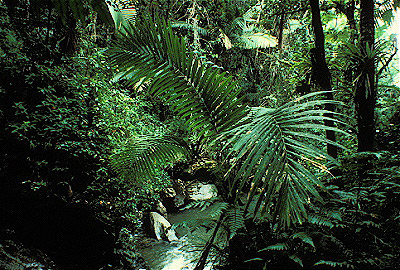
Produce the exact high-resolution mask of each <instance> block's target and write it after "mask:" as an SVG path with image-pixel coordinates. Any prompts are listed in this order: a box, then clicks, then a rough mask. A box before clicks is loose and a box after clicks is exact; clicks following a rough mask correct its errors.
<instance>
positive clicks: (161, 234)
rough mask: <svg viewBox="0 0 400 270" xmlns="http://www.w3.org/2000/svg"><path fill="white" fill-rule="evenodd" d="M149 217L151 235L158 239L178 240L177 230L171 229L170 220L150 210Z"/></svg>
mask: <svg viewBox="0 0 400 270" xmlns="http://www.w3.org/2000/svg"><path fill="white" fill-rule="evenodd" d="M149 217H150V225H151V230H150V231H151V236H153V237H155V238H156V239H158V240H163V239H165V240H168V241H176V240H178V237H177V236H176V234H175V231H174V230H173V229H171V223H169V221H168V220H167V219H166V218H165V217H163V216H162V215H160V214H159V213H156V212H150V213H149Z"/></svg>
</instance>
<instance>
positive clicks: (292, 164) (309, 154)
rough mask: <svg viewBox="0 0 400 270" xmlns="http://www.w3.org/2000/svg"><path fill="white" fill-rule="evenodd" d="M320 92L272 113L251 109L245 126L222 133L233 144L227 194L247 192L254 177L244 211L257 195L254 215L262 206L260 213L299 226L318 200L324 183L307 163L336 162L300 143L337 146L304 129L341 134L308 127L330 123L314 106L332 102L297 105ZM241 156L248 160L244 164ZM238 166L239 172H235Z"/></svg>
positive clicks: (320, 166) (260, 109)
mask: <svg viewBox="0 0 400 270" xmlns="http://www.w3.org/2000/svg"><path fill="white" fill-rule="evenodd" d="M320 94H321V93H315V94H309V95H308V96H304V97H303V98H302V99H299V100H298V101H294V102H290V103H287V104H286V105H284V106H282V107H280V108H277V109H275V110H271V109H265V108H255V109H254V110H253V114H252V115H250V116H249V119H245V120H244V124H242V125H240V126H239V127H237V128H233V129H232V130H230V131H228V132H227V133H226V134H227V135H228V136H229V137H230V139H229V144H231V145H232V148H231V150H230V154H229V158H228V160H229V161H230V163H231V172H232V173H234V174H235V177H233V178H232V179H233V180H232V181H231V182H229V187H230V192H231V194H232V193H233V192H240V191H242V190H243V189H244V188H246V185H245V184H246V183H247V182H248V180H247V179H248V178H249V177H250V176H252V175H254V179H253V180H252V184H253V188H252V189H251V191H250V193H249V194H250V195H249V199H248V202H247V206H246V210H247V208H248V207H249V204H250V202H251V201H252V200H253V198H255V195H256V194H257V193H260V196H259V197H258V199H257V200H258V201H257V204H256V206H255V208H254V212H257V211H258V210H259V209H260V207H261V206H262V205H263V207H262V210H261V213H265V211H267V209H271V208H272V209H271V210H270V211H271V213H272V214H273V215H274V216H275V217H277V216H279V219H280V220H281V221H282V223H283V224H285V225H289V224H290V223H291V222H292V221H295V222H299V223H301V222H302V221H303V220H304V218H305V217H306V210H305V208H304V205H306V204H308V203H309V200H310V196H313V197H315V198H317V199H320V196H319V195H318V191H317V190H316V188H315V186H319V187H323V184H322V183H321V182H320V181H319V180H318V179H317V178H316V177H315V175H314V174H312V173H311V172H310V171H309V170H308V168H307V167H306V165H305V164H307V165H308V166H309V165H311V166H315V167H317V168H319V169H322V170H327V168H326V167H325V165H323V164H321V163H320V160H326V161H330V162H335V160H334V159H332V158H331V157H329V156H328V155H327V154H326V153H325V152H324V151H321V150H320V149H318V148H316V147H314V146H312V144H310V142H309V141H308V142H307V143H305V142H304V141H303V140H302V139H303V138H307V139H308V140H310V139H314V140H316V141H317V142H324V143H331V144H334V145H337V146H338V147H341V146H340V145H338V144H337V143H335V142H330V141H329V140H327V139H325V138H323V137H320V136H318V135H316V134H314V133H312V132H309V131H308V130H309V129H311V130H312V129H331V130H335V131H337V132H343V131H341V130H338V129H336V128H330V127H327V126H323V125H322V124H317V123H312V121H322V120H324V119H328V118H327V117H326V116H322V114H323V113H324V112H325V111H324V110H316V109H314V105H315V104H318V105H322V104H324V103H330V102H332V101H327V100H318V99H317V100H313V101H308V102H302V103H300V102H299V101H302V100H304V99H306V98H309V97H313V96H316V95H320ZM298 102H299V103H298ZM329 119H331V120H333V121H335V122H340V121H339V120H337V119H333V118H329ZM310 122H311V123H310ZM343 133H345V132H343ZM243 157H245V158H246V159H245V160H243V159H242V158H243ZM312 159H314V160H312ZM238 164H239V165H238ZM236 166H237V168H238V170H233V169H234V168H236ZM311 183H313V184H311ZM275 198H277V199H278V201H277V203H276V207H274V208H273V207H270V204H272V203H274V204H275V202H274V200H275Z"/></svg>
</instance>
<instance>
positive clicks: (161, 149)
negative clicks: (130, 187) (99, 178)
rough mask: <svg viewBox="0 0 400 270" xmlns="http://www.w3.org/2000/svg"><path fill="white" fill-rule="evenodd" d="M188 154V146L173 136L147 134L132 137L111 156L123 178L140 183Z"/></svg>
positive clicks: (114, 166) (115, 167) (113, 165)
mask: <svg viewBox="0 0 400 270" xmlns="http://www.w3.org/2000/svg"><path fill="white" fill-rule="evenodd" d="M186 156H188V152H187V150H186V148H185V147H183V146H182V145H180V144H179V143H178V142H176V141H174V139H173V138H168V137H160V136H159V135H153V136H149V135H147V136H138V137H136V138H131V139H130V141H129V142H128V143H127V144H126V145H124V146H122V149H119V151H118V152H117V153H115V154H114V155H113V156H112V157H111V159H112V162H111V164H112V167H113V169H114V170H115V171H116V172H118V174H119V175H120V176H121V177H122V178H124V179H125V180H127V181H131V182H132V183H137V184H140V183H141V182H142V181H143V179H147V178H149V177H151V176H152V175H154V174H155V172H156V171H157V170H159V169H163V168H164V167H165V166H166V164H167V163H168V162H171V163H173V162H178V161H181V160H183V159H184V158H185V157H186Z"/></svg>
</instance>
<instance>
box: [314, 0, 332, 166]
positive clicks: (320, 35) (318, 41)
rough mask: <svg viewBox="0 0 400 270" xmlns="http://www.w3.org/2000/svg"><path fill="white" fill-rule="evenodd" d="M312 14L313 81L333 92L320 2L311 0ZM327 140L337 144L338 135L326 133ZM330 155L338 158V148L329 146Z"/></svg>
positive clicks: (330, 132)
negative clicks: (326, 56)
mask: <svg viewBox="0 0 400 270" xmlns="http://www.w3.org/2000/svg"><path fill="white" fill-rule="evenodd" d="M310 6H311V14H312V27H313V30H314V36H315V49H312V51H311V52H312V59H311V60H312V61H311V62H312V68H313V79H314V81H315V82H316V84H317V85H318V86H319V87H320V88H321V90H323V91H332V85H331V73H330V71H329V68H328V65H327V63H326V59H325V36H324V31H323V28H322V22H321V14H320V9H319V1H318V0H310ZM326 98H327V99H329V100H333V93H332V92H328V93H327V94H326ZM326 109H327V110H329V111H332V112H333V111H334V110H335V106H334V105H333V104H328V105H326ZM325 116H327V117H332V115H331V114H326V115H325ZM324 124H325V125H326V126H329V127H334V126H335V125H334V123H333V122H332V121H329V120H325V121H324ZM326 138H327V139H328V140H331V141H333V142H336V134H335V132H334V131H332V130H327V131H326ZM328 154H329V155H330V156H332V157H333V158H337V155H338V150H337V147H336V146H334V145H331V144H328Z"/></svg>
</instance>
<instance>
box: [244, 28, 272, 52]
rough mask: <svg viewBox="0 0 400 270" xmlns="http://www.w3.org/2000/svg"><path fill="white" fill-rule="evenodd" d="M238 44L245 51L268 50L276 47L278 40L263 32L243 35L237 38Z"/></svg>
mask: <svg viewBox="0 0 400 270" xmlns="http://www.w3.org/2000/svg"><path fill="white" fill-rule="evenodd" d="M238 39H239V41H240V43H242V44H243V47H244V48H246V49H257V48H269V47H275V46H276V45H278V39H277V38H276V37H274V36H272V35H269V34H267V33H263V32H256V33H243V34H242V35H241V36H238Z"/></svg>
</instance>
